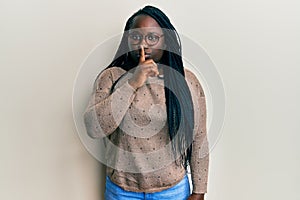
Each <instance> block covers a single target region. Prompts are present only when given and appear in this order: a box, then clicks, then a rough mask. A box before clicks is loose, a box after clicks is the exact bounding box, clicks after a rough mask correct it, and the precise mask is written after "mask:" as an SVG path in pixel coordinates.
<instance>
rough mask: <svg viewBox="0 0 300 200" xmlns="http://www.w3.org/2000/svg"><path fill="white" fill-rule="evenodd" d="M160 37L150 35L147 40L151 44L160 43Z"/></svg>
mask: <svg viewBox="0 0 300 200" xmlns="http://www.w3.org/2000/svg"><path fill="white" fill-rule="evenodd" d="M158 38H159V37H158V36H157V35H154V34H150V35H147V39H148V40H149V41H151V42H156V41H158Z"/></svg>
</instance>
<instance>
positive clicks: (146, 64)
mask: <svg viewBox="0 0 300 200" xmlns="http://www.w3.org/2000/svg"><path fill="white" fill-rule="evenodd" d="M158 74H159V72H158V68H157V64H156V63H155V62H154V60H153V59H147V60H146V58H145V50H144V47H143V46H142V45H141V49H140V59H139V64H138V66H137V67H136V69H135V71H134V73H133V77H132V78H131V79H129V81H128V83H129V84H130V85H131V86H132V87H133V88H135V89H138V88H139V87H141V86H143V85H144V83H145V81H146V80H147V78H148V77H149V76H158Z"/></svg>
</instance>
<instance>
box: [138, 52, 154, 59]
mask: <svg viewBox="0 0 300 200" xmlns="http://www.w3.org/2000/svg"><path fill="white" fill-rule="evenodd" d="M136 56H137V57H138V58H139V57H141V54H139V53H138V54H136ZM150 58H151V53H145V59H150Z"/></svg>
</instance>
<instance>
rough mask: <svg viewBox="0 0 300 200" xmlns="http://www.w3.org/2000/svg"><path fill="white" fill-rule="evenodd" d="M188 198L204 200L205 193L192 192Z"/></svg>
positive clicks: (190, 199) (189, 199)
mask: <svg viewBox="0 0 300 200" xmlns="http://www.w3.org/2000/svg"><path fill="white" fill-rule="evenodd" d="M188 200H204V194H194V193H192V194H191V195H190V197H189V198H188Z"/></svg>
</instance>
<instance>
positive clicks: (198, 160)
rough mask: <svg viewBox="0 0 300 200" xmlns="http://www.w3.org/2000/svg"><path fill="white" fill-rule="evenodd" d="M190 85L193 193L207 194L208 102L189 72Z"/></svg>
mask: <svg viewBox="0 0 300 200" xmlns="http://www.w3.org/2000/svg"><path fill="white" fill-rule="evenodd" d="M186 76H187V77H188V80H187V81H188V85H189V87H190V90H191V94H192V99H193V102H194V113H195V129H194V139H193V143H192V158H191V165H190V167H191V177H192V184H193V193H198V194H199V193H207V182H208V167H209V146H208V138H207V129H206V100H205V95H204V91H203V89H202V87H201V84H200V82H199V81H198V79H197V77H196V76H195V75H194V74H193V73H192V72H187V74H186Z"/></svg>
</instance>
